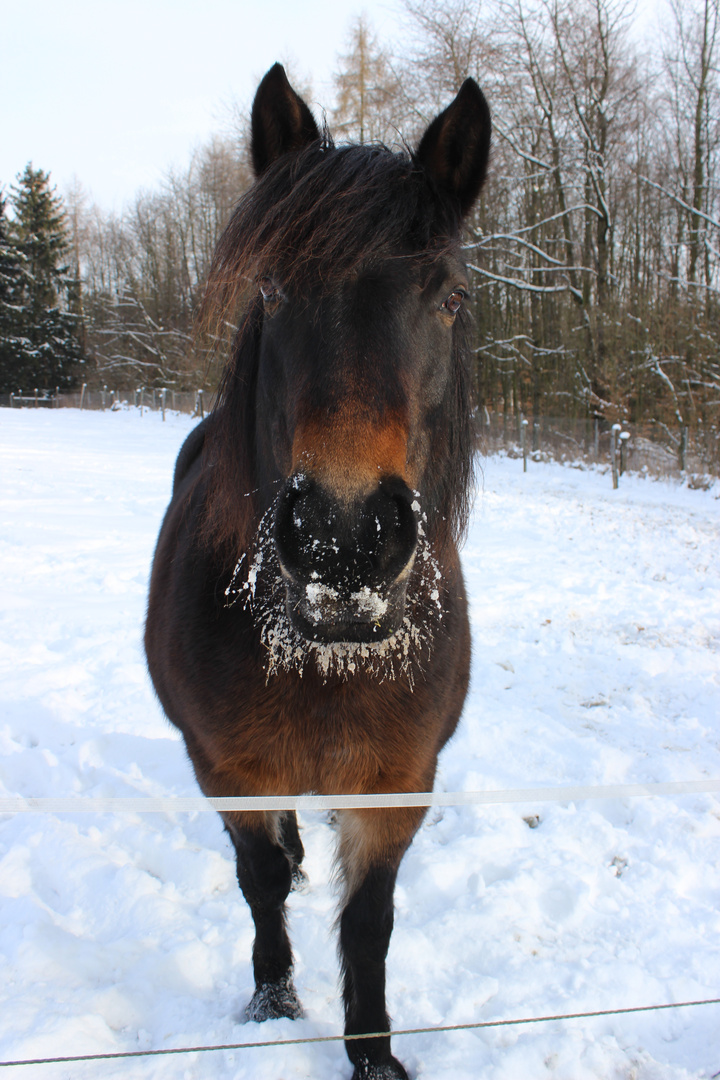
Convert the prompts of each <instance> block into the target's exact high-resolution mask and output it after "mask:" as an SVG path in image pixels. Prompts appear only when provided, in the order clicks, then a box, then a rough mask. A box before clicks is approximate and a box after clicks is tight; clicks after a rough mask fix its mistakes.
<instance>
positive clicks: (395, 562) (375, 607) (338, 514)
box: [275, 473, 418, 642]
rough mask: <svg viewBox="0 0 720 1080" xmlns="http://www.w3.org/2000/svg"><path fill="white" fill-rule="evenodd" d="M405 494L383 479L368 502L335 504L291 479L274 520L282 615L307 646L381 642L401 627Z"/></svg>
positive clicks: (410, 547)
mask: <svg viewBox="0 0 720 1080" xmlns="http://www.w3.org/2000/svg"><path fill="white" fill-rule="evenodd" d="M413 500H414V496H413V493H412V492H411V491H410V489H409V488H408V486H407V484H406V483H405V482H404V481H403V480H401V479H400V478H399V477H387V478H385V479H383V480H381V481H380V483H379V484H378V487H377V488H376V489H375V491H373V492H372V493H371V494H370V495H369V496H367V497H363V498H360V499H358V500H357V501H356V502H354V503H351V504H347V503H344V502H340V501H339V500H338V499H337V498H336V497H335V496H334V495H332V494H330V493H329V492H328V491H327V490H326V489H325V488H323V487H322V485H321V484H319V483H318V482H317V481H316V480H314V479H312V478H309V477H307V476H305V475H304V474H302V473H296V474H295V475H294V476H291V477H290V479H289V480H288V481H287V483H286V484H285V487H284V490H283V492H282V493H281V495H280V499H279V501H278V505H277V509H276V515H275V544H276V548H277V554H278V558H279V561H280V566H281V569H282V573H283V579H284V583H285V590H286V605H287V613H288V617H289V618H290V620H291V622H292V623H293V625H294V626H295V628H296V629H297V630H298V631H299V633H301V634H302V635H303V636H304V637H306V638H308V639H309V640H311V641H324V642H339V641H360V642H373V641H383V640H384V639H385V638H388V637H390V636H391V635H392V634H394V633H395V631H396V630H397V629H398V627H399V626H400V625H401V623H402V620H403V615H404V612H405V598H406V591H407V582H408V578H409V576H410V571H411V569H412V565H413V560H414V558H415V549H416V547H417V537H418V531H417V521H416V518H415V513H414V510H413V508H412V503H413Z"/></svg>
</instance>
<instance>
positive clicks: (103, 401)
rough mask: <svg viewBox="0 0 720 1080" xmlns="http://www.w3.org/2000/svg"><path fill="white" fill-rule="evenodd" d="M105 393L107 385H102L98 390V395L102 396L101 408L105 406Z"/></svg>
mask: <svg viewBox="0 0 720 1080" xmlns="http://www.w3.org/2000/svg"><path fill="white" fill-rule="evenodd" d="M106 394H107V386H103V388H102V390H101V391H100V397H101V398H102V407H103V409H104V408H105V395H106Z"/></svg>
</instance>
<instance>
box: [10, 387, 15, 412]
mask: <svg viewBox="0 0 720 1080" xmlns="http://www.w3.org/2000/svg"><path fill="white" fill-rule="evenodd" d="M14 398H15V395H14V394H13V392H12V390H11V391H10V408H11V409H14V408H15V406H14V405H13V400H14Z"/></svg>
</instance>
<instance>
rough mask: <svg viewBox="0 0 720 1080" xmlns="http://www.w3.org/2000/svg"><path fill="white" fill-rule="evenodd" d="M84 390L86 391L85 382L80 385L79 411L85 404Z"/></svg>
mask: <svg viewBox="0 0 720 1080" xmlns="http://www.w3.org/2000/svg"><path fill="white" fill-rule="evenodd" d="M86 390H87V383H86V382H84V383H83V384H82V390H81V391H80V408H81V409H82V407H83V406H84V404H85V391H86Z"/></svg>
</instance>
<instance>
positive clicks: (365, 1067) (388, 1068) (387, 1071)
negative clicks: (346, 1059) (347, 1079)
mask: <svg viewBox="0 0 720 1080" xmlns="http://www.w3.org/2000/svg"><path fill="white" fill-rule="evenodd" d="M352 1080H410V1078H409V1077H408V1074H407V1073H406V1072H405V1069H404V1068H403V1066H402V1065H401V1064H400V1062H399V1061H398V1059H397V1058H390V1060H389V1061H386V1062H384V1063H383V1064H382V1065H372V1064H371V1063H370V1062H369V1061H363V1062H361V1063H360V1065H356V1066H355V1072H354V1073H353V1076H352Z"/></svg>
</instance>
